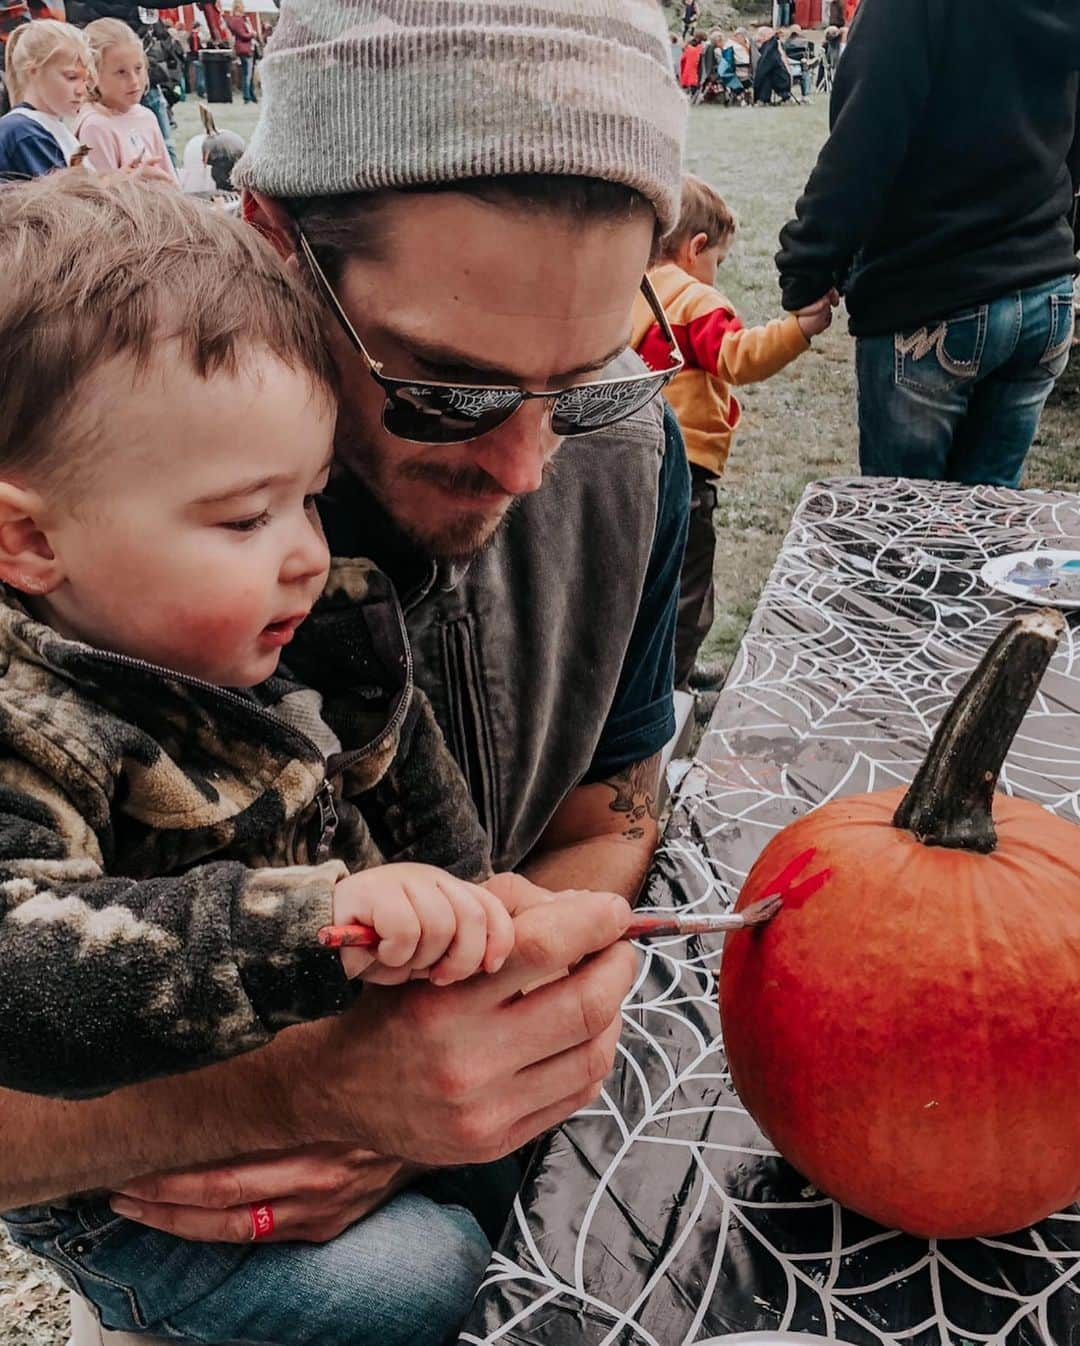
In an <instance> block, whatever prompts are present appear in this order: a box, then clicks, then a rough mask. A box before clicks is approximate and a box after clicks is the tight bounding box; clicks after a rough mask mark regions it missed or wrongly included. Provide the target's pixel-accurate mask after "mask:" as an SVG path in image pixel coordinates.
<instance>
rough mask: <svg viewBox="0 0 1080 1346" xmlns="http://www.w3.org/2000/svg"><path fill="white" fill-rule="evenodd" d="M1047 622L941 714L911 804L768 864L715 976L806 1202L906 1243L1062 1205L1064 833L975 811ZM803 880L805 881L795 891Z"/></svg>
mask: <svg viewBox="0 0 1080 1346" xmlns="http://www.w3.org/2000/svg"><path fill="white" fill-rule="evenodd" d="M1062 626H1063V623H1062V621H1061V619H1060V617H1059V616H1058V614H1057V613H1055V612H1050V611H1045V612H1040V613H1037V614H1036V613H1033V614H1029V615H1027V616H1025V617H1023V618H1021V619H1020V620H1019V621H1017V622H1015V623H1013V625H1012V626H1011V627H1010V628H1009V629H1008V630H1007V631H1005V632H1004V633H1003V634H1002V636H1000V637H999V639H998V641H997V642H996V643H995V645H994V646H993V647H992V649H991V650H990V652H989V653H988V654H987V656H986V658H985V659H984V661H983V663H982V664H981V665H980V667H979V669H978V670H977V671H976V673H975V675H974V676H973V678H972V679H971V681H970V682H969V683H968V686H967V687H966V688H965V690H964V691H963V692H962V693H961V694H960V696H959V697H958V698H957V701H956V702H955V703H954V705H953V707H952V708H951V710H950V711H949V712H948V713H947V715H946V717H945V720H944V721H943V723H942V726H941V728H940V729H939V731H938V734H937V736H936V738H935V740H934V743H933V746H932V748H931V750H930V755H929V757H928V758H927V760H926V763H925V764H924V765H923V767H922V769H921V771H920V772H919V775H918V776H917V778H916V780H915V782H914V784H913V785H912V787H911V789H910V790H909V791H908V792H907V793H906V794H905V792H904V791H903V790H892V791H886V792H883V793H881V794H871V795H863V796H860V797H857V798H852V799H841V800H838V801H835V802H833V803H830V804H827V805H825V806H823V807H821V808H819V809H816V810H814V811H813V812H812V813H810V814H808V815H807V816H806V817H804V818H801V819H800V820H799V821H797V822H795V823H793V824H792V825H791V826H790V827H787V828H786V829H785V830H784V831H783V832H781V833H780V834H779V835H778V836H777V837H776V839H775V840H774V841H773V842H772V843H771V844H770V845H769V846H768V847H766V849H765V851H764V852H763V853H762V855H761V857H760V858H759V860H758V862H757V864H756V865H755V866H754V868H753V870H752V871H751V873H750V875H749V877H748V878H747V881H746V884H745V886H744V888H743V890H742V893H741V894H740V896H739V901H738V904H737V907H738V909H741V908H743V907H745V906H747V905H749V904H750V903H751V902H755V901H757V900H758V899H760V898H763V897H767V896H769V895H770V894H771V893H773V892H775V891H777V888H778V887H779V888H781V889H783V890H784V892H785V893H786V896H785V900H784V906H783V908H782V909H781V911H780V913H779V915H778V916H777V917H776V918H775V919H774V920H773V921H772V923H771V924H770V925H766V926H762V927H759V928H758V929H756V930H745V931H740V932H738V933H736V934H732V935H729V936H728V938H727V940H726V942H725V947H724V955H723V963H722V967H721V975H720V1009H721V1014H722V1018H723V1031H724V1045H725V1048H726V1050H727V1055H728V1060H729V1063H730V1066H731V1072H732V1076H733V1079H734V1083H735V1087H736V1089H737V1090H738V1093H739V1096H740V1098H741V1099H742V1101H743V1103H744V1104H745V1106H746V1107H747V1109H748V1110H749V1112H750V1113H751V1114H752V1115H753V1117H754V1118H755V1119H756V1121H757V1122H758V1124H759V1125H760V1126H761V1128H762V1130H763V1131H764V1132H765V1133H766V1135H767V1136H768V1137H769V1138H770V1139H771V1140H772V1142H773V1144H774V1145H775V1146H776V1148H777V1149H778V1150H779V1151H780V1152H781V1154H783V1155H784V1156H785V1158H787V1159H788V1160H789V1162H790V1163H791V1164H792V1165H793V1166H794V1167H795V1168H796V1169H798V1170H799V1172H800V1173H802V1174H804V1175H805V1176H806V1177H807V1178H808V1179H809V1180H810V1181H811V1182H812V1183H813V1184H814V1185H815V1186H816V1187H817V1188H818V1189H819V1190H820V1191H822V1192H824V1193H826V1194H827V1195H829V1196H831V1197H834V1198H835V1199H836V1200H837V1201H839V1202H841V1203H842V1204H843V1205H845V1206H848V1207H850V1208H852V1209H853V1210H856V1211H860V1212H861V1213H863V1214H864V1215H868V1216H870V1217H871V1218H873V1219H874V1220H877V1221H879V1222H881V1223H882V1224H884V1225H887V1226H890V1227H894V1228H899V1229H903V1230H906V1231H908V1232H909V1233H912V1234H918V1235H922V1236H926V1237H941V1238H961V1237H968V1236H972V1235H980V1234H981V1235H988V1234H1000V1233H1005V1232H1008V1231H1010V1230H1014V1229H1018V1228H1021V1227H1024V1226H1026V1225H1029V1224H1032V1223H1034V1222H1036V1221H1038V1220H1040V1219H1042V1218H1044V1217H1045V1216H1047V1215H1049V1214H1051V1213H1053V1212H1054V1211H1057V1210H1060V1209H1061V1208H1062V1207H1064V1206H1066V1205H1068V1204H1069V1203H1070V1202H1072V1201H1074V1200H1075V1199H1077V1197H1078V1196H1080V830H1078V829H1077V828H1076V826H1075V825H1074V824H1072V823H1069V822H1066V821H1064V820H1063V819H1060V818H1057V817H1055V816H1054V815H1052V814H1050V813H1048V812H1047V811H1046V810H1045V809H1042V808H1040V807H1039V806H1038V805H1036V804H1032V803H1028V802H1025V801H1023V800H1017V799H1011V798H1007V797H1005V796H1002V795H996V796H995V794H994V789H995V786H996V783H997V777H998V773H999V771H1000V769H1001V765H1002V763H1003V761H1004V759H1005V755H1006V753H1007V752H1008V749H1009V746H1010V744H1011V742H1012V739H1013V737H1014V735H1015V733H1016V731H1017V729H1018V728H1019V725H1020V721H1021V719H1022V718H1023V716H1024V713H1025V712H1026V710H1027V707H1028V706H1029V705H1030V702H1031V700H1032V698H1033V696H1034V694H1035V691H1036V689H1037V687H1038V683H1039V680H1040V679H1041V677H1042V674H1043V672H1044V671H1045V668H1046V665H1047V663H1048V662H1049V660H1050V657H1051V655H1052V653H1053V650H1054V647H1055V645H1056V643H1057V639H1058V636H1059V634H1060V631H1061V629H1062ZM807 875H809V876H810V877H809V880H807V878H806V876H807Z"/></svg>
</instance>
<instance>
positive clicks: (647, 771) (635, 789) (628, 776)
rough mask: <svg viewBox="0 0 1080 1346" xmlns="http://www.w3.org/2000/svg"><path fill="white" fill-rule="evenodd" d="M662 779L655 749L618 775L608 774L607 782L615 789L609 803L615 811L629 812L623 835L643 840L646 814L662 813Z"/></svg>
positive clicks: (649, 815)
mask: <svg viewBox="0 0 1080 1346" xmlns="http://www.w3.org/2000/svg"><path fill="white" fill-rule="evenodd" d="M659 783H660V754H659V753H654V754H653V756H652V757H649V758H646V760H645V761H644V762H634V763H633V765H631V766H628V767H627V768H626V769H625V770H624V771H620V772H619V774H618V775H617V776H609V777H608V779H607V780H606V781H604V784H605V785H607V786H610V788H611V789H612V790H614V791H615V798H614V799H613V800H612V801H611V803H610V804H609V805H608V808H610V809H611V811H612V813H625V814H626V827H625V829H624V830H623V836H624V837H626V838H627V839H628V840H629V841H640V840H641V838H642V837H643V836H644V835H645V829H644V827H642V825H641V824H642V823H643V822H644V821H645V819H646V818H652V819H653V820H654V821H655V820H656V819H657V818H658V817H659V814H660V810H659V809H658V808H657V804H656V796H657V788H658V786H659Z"/></svg>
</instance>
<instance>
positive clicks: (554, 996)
mask: <svg viewBox="0 0 1080 1346" xmlns="http://www.w3.org/2000/svg"><path fill="white" fill-rule="evenodd" d="M636 973H637V955H636V954H635V953H634V950H633V948H632V946H630V945H629V944H617V945H615V946H614V947H613V948H610V949H607V950H606V951H605V952H604V953H601V954H597V955H596V956H595V957H593V958H591V959H590V960H589V962H588V963H586V964H585V965H584V966H583V967H579V968H577V969H575V971H574V972H573V973H572V974H571V975H570V976H567V977H562V978H560V979H559V980H558V981H556V982H552V983H551V984H550V985H548V986H541V987H540V988H539V989H538V990H535V991H533V992H532V993H531V994H530V995H528V996H526V997H525V998H524V999H523V1000H519V1001H517V1002H516V1003H514V1004H512V1005H507V1006H506V1007H505V1008H504V1014H503V1018H504V1023H505V1028H506V1030H507V1032H508V1034H509V1037H510V1041H509V1042H508V1043H507V1044H506V1046H507V1050H509V1051H511V1052H512V1053H513V1056H514V1058H515V1059H516V1061H517V1062H518V1063H520V1065H519V1066H518V1068H519V1069H521V1070H522V1073H521V1074H519V1075H518V1077H517V1080H518V1086H520V1085H521V1084H523V1083H524V1082H525V1080H526V1077H527V1076H528V1070H527V1069H525V1068H526V1067H529V1066H534V1065H535V1064H536V1063H538V1062H543V1061H546V1060H550V1059H552V1058H556V1057H559V1056H561V1055H562V1053H564V1052H567V1051H569V1050H571V1049H572V1048H574V1047H577V1046H579V1045H580V1044H581V1043H583V1042H589V1041H591V1040H592V1039H594V1038H598V1037H600V1036H601V1035H602V1034H604V1033H606V1032H607V1031H608V1030H609V1029H610V1027H611V1025H612V1024H614V1023H617V1022H618V1021H619V1020H620V1017H621V1010H622V1003H623V1001H624V1000H625V998H626V996H627V994H628V993H629V990H630V987H631V986H632V985H633V983H634V977H635V975H636ZM500 975H501V974H500ZM532 1078H533V1079H534V1080H536V1081H537V1088H539V1087H540V1086H539V1082H538V1081H539V1077H532ZM515 1087H517V1086H515ZM566 1092H570V1090H567V1091H566ZM553 1096H554V1097H558V1095H553V1094H552V1093H551V1092H550V1091H549V1092H548V1093H547V1095H546V1097H547V1098H551V1097H553Z"/></svg>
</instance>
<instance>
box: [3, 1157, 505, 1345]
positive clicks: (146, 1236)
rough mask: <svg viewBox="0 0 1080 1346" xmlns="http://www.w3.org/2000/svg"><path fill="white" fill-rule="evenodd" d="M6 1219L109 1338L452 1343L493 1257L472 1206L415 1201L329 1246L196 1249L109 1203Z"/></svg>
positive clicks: (414, 1195) (389, 1208) (401, 1201)
mask: <svg viewBox="0 0 1080 1346" xmlns="http://www.w3.org/2000/svg"><path fill="white" fill-rule="evenodd" d="M491 1167H494V1166H491ZM466 1172H467V1170H466ZM4 1220H5V1223H6V1225H7V1229H8V1233H9V1234H10V1235H11V1237H12V1238H13V1239H14V1241H15V1242H16V1243H18V1244H19V1245H20V1247H23V1248H26V1249H28V1250H29V1251H31V1252H35V1253H37V1254H38V1255H39V1256H41V1257H44V1258H45V1259H46V1260H47V1261H48V1262H50V1263H51V1264H52V1266H53V1267H54V1268H56V1269H57V1270H58V1271H59V1273H60V1275H61V1276H62V1277H63V1279H64V1280H65V1281H66V1282H67V1283H68V1284H69V1285H70V1286H71V1287H72V1288H73V1289H75V1290H77V1291H78V1292H79V1293H80V1294H81V1295H82V1296H83V1297H84V1298H85V1299H87V1300H89V1301H90V1303H91V1304H93V1305H94V1306H95V1308H96V1309H97V1312H98V1314H99V1316H100V1318H101V1322H102V1325H103V1326H104V1327H106V1328H111V1329H112V1330H114V1331H121V1332H135V1333H139V1332H146V1333H147V1334H149V1335H153V1336H156V1337H166V1338H169V1339H173V1340H176V1341H179V1342H189V1343H214V1344H215V1346H220V1344H221V1343H229V1346H233V1344H234V1343H237V1344H240V1343H242V1346H270V1344H271V1343H272V1344H273V1346H314V1343H318V1346H443V1343H445V1342H452V1341H456V1340H457V1333H458V1329H459V1327H460V1325H461V1323H462V1321H463V1320H464V1318H465V1316H466V1314H467V1313H468V1310H469V1306H470V1305H471V1303H472V1300H473V1296H474V1294H475V1292H476V1289H477V1287H478V1286H479V1284H480V1281H481V1278H482V1277H483V1274H484V1271H485V1269H486V1268H487V1263H488V1258H489V1256H490V1253H491V1243H490V1242H489V1240H488V1238H487V1236H486V1235H485V1234H484V1232H483V1231H482V1229H481V1227H480V1224H479V1223H478V1222H477V1218H476V1216H474V1215H473V1214H472V1213H471V1212H470V1211H469V1210H466V1209H465V1207H464V1206H463V1205H460V1204H456V1203H452V1204H440V1203H439V1202H438V1201H436V1200H433V1199H432V1198H431V1197H430V1196H427V1195H422V1194H421V1193H420V1192H417V1191H411V1190H410V1191H406V1192H403V1193H401V1194H399V1195H398V1196H396V1197H394V1198H393V1199H392V1200H391V1201H389V1202H388V1203H387V1204H386V1205H385V1206H383V1207H382V1208H381V1209H379V1210H377V1211H375V1213H374V1214H372V1215H369V1216H368V1217H367V1218H366V1219H364V1220H360V1221H358V1222H357V1223H356V1224H354V1225H352V1226H350V1227H349V1228H348V1229H346V1230H345V1232H344V1233H343V1234H340V1235H339V1236H338V1237H337V1238H336V1239H333V1240H332V1241H331V1242H329V1243H239V1244H236V1243H193V1242H188V1241H187V1240H184V1239H179V1238H176V1237H174V1236H173V1235H171V1234H163V1233H160V1232H159V1231H157V1230H154V1229H148V1228H146V1227H145V1226H143V1225H138V1224H135V1223H133V1222H132V1221H130V1220H127V1219H125V1218H124V1217H123V1216H117V1215H116V1214H115V1213H114V1212H113V1211H112V1210H111V1209H110V1207H109V1206H108V1204H107V1202H106V1201H105V1200H104V1199H102V1200H100V1201H89V1202H83V1203H80V1204H79V1205H77V1206H76V1207H74V1208H73V1209H70V1210H69V1209H57V1208H49V1207H27V1208H25V1209H23V1210H19V1211H13V1212H9V1213H7V1214H5V1216H4Z"/></svg>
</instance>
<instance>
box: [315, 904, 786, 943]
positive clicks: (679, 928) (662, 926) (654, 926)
mask: <svg viewBox="0 0 1080 1346" xmlns="http://www.w3.org/2000/svg"><path fill="white" fill-rule="evenodd" d="M783 904H784V899H783V898H782V897H781V896H780V895H779V894H774V895H773V896H772V897H763V898H761V899H760V900H759V901H757V902H752V903H751V904H750V906H748V907H747V908H746V909H745V910H744V911H740V912H726V913H725V914H724V915H722V916H679V915H677V914H675V913H672V914H670V915H665V916H636V917H635V918H634V920H632V921H631V922H630V924H629V926H627V928H626V932H625V933H624V934H623V936H622V938H623V939H664V938H672V937H673V936H682V937H683V938H686V937H687V936H690V935H720V934H724V933H726V932H727V931H728V930H746V929H749V928H751V927H753V926H757V925H766V924H767V923H768V922H769V921H771V920H772V918H773V917H774V916H775V915H776V913H777V912H778V911H779V910H780V908H781V907H782V906H783ZM318 940H319V943H320V944H322V945H324V946H325V947H326V948H328V949H370V948H372V947H373V946H374V945H376V944H378V942H379V934H378V932H377V931H376V930H374V929H373V928H372V927H371V926H370V925H324V926H323V928H322V929H321V930H320V931H319V934H318Z"/></svg>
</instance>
